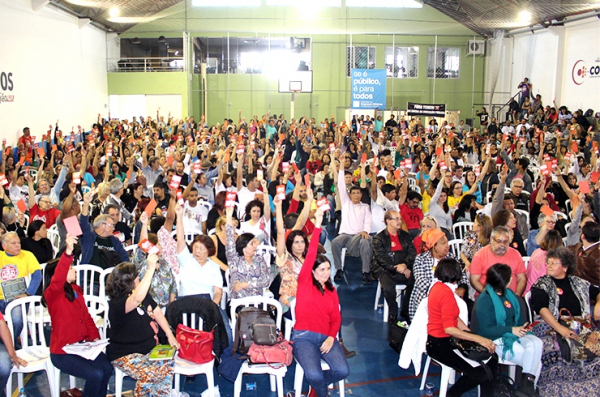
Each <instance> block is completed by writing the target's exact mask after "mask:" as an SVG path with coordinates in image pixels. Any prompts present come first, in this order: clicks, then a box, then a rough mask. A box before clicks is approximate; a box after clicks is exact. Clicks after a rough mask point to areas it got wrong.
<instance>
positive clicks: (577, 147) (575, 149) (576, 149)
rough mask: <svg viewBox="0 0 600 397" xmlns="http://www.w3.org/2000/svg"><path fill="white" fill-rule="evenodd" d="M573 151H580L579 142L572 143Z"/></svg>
mask: <svg viewBox="0 0 600 397" xmlns="http://www.w3.org/2000/svg"><path fill="white" fill-rule="evenodd" d="M571 151H572V152H573V153H577V152H578V151H579V146H577V142H573V143H572V144H571Z"/></svg>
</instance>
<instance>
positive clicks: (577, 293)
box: [531, 247, 600, 396]
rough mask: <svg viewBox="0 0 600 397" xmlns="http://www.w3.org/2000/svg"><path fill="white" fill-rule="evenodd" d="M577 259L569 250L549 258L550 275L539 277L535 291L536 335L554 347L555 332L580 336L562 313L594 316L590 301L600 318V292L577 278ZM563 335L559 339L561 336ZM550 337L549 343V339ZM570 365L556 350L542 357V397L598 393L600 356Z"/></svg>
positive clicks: (550, 253)
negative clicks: (552, 333) (565, 311)
mask: <svg viewBox="0 0 600 397" xmlns="http://www.w3.org/2000/svg"><path fill="white" fill-rule="evenodd" d="M575 263H576V257H575V255H573V254H572V253H571V252H570V251H569V250H568V249H567V248H564V247H559V248H555V249H552V250H550V251H548V253H547V255H546V270H547V272H548V274H547V275H545V276H542V277H540V278H538V280H537V281H536V282H535V284H533V287H532V288H531V306H532V308H533V310H534V312H535V313H536V314H537V316H536V320H540V323H539V324H537V325H536V326H534V327H533V330H532V332H533V334H534V335H536V336H537V337H539V338H540V339H542V341H544V340H546V341H545V342H544V345H546V343H548V344H550V345H552V344H553V343H555V342H554V340H555V339H554V338H555V337H554V336H553V335H551V334H549V333H548V331H554V332H556V333H557V334H560V336H562V337H563V338H571V339H574V340H577V339H578V337H577V334H576V333H575V332H574V331H573V330H571V329H569V328H568V327H566V326H564V325H562V324H561V323H560V322H559V319H560V310H561V309H563V308H564V309H567V310H569V312H571V314H572V315H573V316H590V315H591V314H592V313H590V307H591V306H590V302H592V301H594V300H595V301H596V304H595V306H594V313H593V317H594V319H595V320H599V319H600V289H599V288H598V287H597V286H593V285H591V284H590V283H589V282H587V281H585V280H582V279H581V278H579V277H577V276H574V275H573V274H574V273H575ZM560 336H559V337H560ZM548 338H549V340H548ZM578 361H581V360H575V361H573V362H568V361H566V360H564V359H563V358H562V357H561V355H560V353H557V352H556V351H555V350H554V349H548V352H544V353H543V354H542V364H543V365H542V373H541V375H540V379H539V380H538V387H539V389H540V395H543V396H559V395H561V394H563V392H564V391H565V390H569V392H570V393H571V394H569V395H572V396H575V395H577V396H586V395H589V394H590V390H598V389H597V388H598V379H599V378H598V370H599V369H600V357H596V358H595V359H593V360H592V361H585V362H582V361H581V362H578Z"/></svg>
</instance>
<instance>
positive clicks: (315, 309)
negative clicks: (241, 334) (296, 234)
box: [292, 209, 350, 397]
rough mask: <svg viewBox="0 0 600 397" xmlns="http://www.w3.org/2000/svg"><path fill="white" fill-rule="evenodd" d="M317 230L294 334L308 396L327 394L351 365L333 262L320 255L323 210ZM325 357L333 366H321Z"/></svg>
mask: <svg viewBox="0 0 600 397" xmlns="http://www.w3.org/2000/svg"><path fill="white" fill-rule="evenodd" d="M315 216H316V223H315V231H314V233H313V235H312V237H311V239H310V243H309V245H308V253H307V254H306V258H305V259H304V262H303V263H302V270H300V274H299V275H298V289H297V293H296V324H295V325H294V331H293V334H292V340H293V341H294V357H295V358H296V360H297V361H298V363H299V364H300V365H301V366H302V368H303V369H304V374H305V376H306V381H307V382H308V384H309V386H310V390H309V392H308V397H315V396H318V397H326V396H327V385H329V384H331V383H337V382H339V381H340V380H342V379H345V378H346V377H347V376H348V374H349V372H350V368H349V367H348V362H347V361H346V357H345V355H344V351H343V349H342V347H341V345H340V343H339V342H338V340H337V339H336V336H337V334H338V331H339V330H340V325H341V315H340V302H339V298H338V295H337V291H336V289H335V288H334V287H333V284H332V283H331V263H329V259H327V257H326V256H324V255H318V256H317V249H318V247H319V236H320V234H321V222H322V221H323V212H322V211H321V210H320V209H319V210H317V212H316V215H315ZM321 359H323V360H324V361H325V362H326V363H327V364H328V365H329V368H330V369H329V370H327V371H323V370H322V369H321Z"/></svg>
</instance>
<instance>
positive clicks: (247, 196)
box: [237, 186, 261, 220]
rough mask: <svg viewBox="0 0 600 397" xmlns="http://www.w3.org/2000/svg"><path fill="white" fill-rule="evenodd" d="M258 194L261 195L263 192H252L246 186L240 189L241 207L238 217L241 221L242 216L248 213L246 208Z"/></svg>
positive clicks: (238, 194) (239, 199) (238, 193)
mask: <svg viewBox="0 0 600 397" xmlns="http://www.w3.org/2000/svg"><path fill="white" fill-rule="evenodd" d="M257 194H261V191H260V190H258V189H257V190H255V191H254V192H251V191H250V190H248V188H247V187H246V186H244V187H243V188H241V189H240V191H239V192H237V197H238V201H239V205H240V207H239V211H238V216H239V218H240V220H241V219H242V216H243V215H244V214H245V213H246V206H247V205H248V203H249V202H250V201H252V200H254V197H256V195H257Z"/></svg>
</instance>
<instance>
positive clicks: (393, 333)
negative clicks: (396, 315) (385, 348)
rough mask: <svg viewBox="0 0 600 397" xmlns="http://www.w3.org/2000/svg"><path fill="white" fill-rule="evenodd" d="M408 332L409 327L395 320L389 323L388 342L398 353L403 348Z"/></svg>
mask: <svg viewBox="0 0 600 397" xmlns="http://www.w3.org/2000/svg"><path fill="white" fill-rule="evenodd" d="M407 333H408V328H406V327H401V326H399V325H398V323H397V322H395V321H392V322H391V323H389V329H388V342H389V344H390V347H391V348H392V349H394V351H395V352H396V353H398V354H400V350H402V344H404V338H406V334H407Z"/></svg>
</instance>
